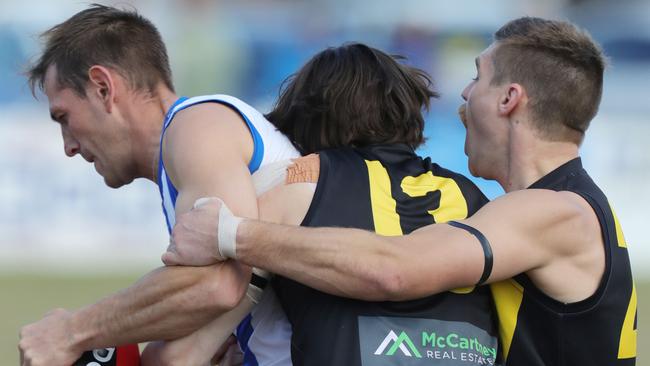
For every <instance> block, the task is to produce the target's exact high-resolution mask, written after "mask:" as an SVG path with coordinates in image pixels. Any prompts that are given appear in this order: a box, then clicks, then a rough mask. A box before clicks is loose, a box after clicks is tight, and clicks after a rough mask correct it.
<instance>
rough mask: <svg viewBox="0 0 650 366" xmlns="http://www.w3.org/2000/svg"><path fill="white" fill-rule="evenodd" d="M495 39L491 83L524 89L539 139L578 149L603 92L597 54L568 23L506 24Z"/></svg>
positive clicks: (601, 65) (602, 61)
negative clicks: (560, 142)
mask: <svg viewBox="0 0 650 366" xmlns="http://www.w3.org/2000/svg"><path fill="white" fill-rule="evenodd" d="M494 39H495V41H496V49H495V51H494V55H493V58H492V60H493V64H494V76H493V79H492V81H491V83H492V84H494V85H500V84H503V83H509V82H513V83H519V84H521V85H522V86H524V88H525V89H526V91H527V93H528V97H529V106H530V111H531V117H532V121H533V123H534V124H535V126H536V128H537V129H538V130H539V132H540V133H541V136H543V137H545V138H548V139H550V140H560V141H573V142H576V143H580V142H581V141H582V139H583V137H584V133H585V131H586V130H587V128H588V127H589V122H590V121H591V120H592V119H593V117H594V116H595V115H596V113H597V111H598V106H599V104H600V99H601V95H602V91H603V73H604V70H605V65H606V61H605V56H604V55H603V51H602V50H601V48H600V47H599V46H598V45H597V44H596V42H595V41H594V40H593V39H592V38H591V36H590V35H589V34H588V33H587V32H586V31H584V30H581V29H579V28H578V27H576V26H575V25H573V24H571V23H568V22H563V21H553V20H546V19H540V18H531V17H524V18H519V19H515V20H513V21H511V22H509V23H507V24H506V25H504V26H503V27H501V29H499V30H498V31H497V32H496V33H495V35H494Z"/></svg>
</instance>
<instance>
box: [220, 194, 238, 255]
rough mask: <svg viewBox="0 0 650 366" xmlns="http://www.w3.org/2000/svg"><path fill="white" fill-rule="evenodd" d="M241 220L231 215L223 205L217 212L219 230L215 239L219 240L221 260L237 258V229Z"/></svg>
mask: <svg viewBox="0 0 650 366" xmlns="http://www.w3.org/2000/svg"><path fill="white" fill-rule="evenodd" d="M242 220H243V219H242V218H241V217H237V216H235V215H233V214H232V212H231V211H230V209H229V208H228V206H226V204H225V203H224V204H223V205H222V206H221V210H220V211H219V229H218V232H217V239H218V240H219V254H221V256H222V257H223V258H233V259H236V258H237V253H236V248H237V228H238V227H239V223H241V221H242Z"/></svg>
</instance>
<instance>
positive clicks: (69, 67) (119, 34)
mask: <svg viewBox="0 0 650 366" xmlns="http://www.w3.org/2000/svg"><path fill="white" fill-rule="evenodd" d="M41 38H42V39H44V40H45V50H44V51H43V54H42V55H41V57H40V58H39V60H38V62H36V63H35V64H34V65H33V66H31V67H30V69H29V70H28V71H27V76H28V78H29V85H30V88H31V90H32V93H34V92H35V89H36V86H37V85H38V87H39V88H41V89H43V83H44V81H45V73H46V72H47V69H48V67H49V66H50V65H55V66H56V69H57V72H58V78H57V79H58V80H57V81H58V83H59V85H60V86H61V87H66V88H72V89H73V90H74V91H75V92H76V93H77V94H78V95H79V96H82V97H83V96H85V95H86V92H85V90H86V85H87V83H88V70H89V69H90V67H92V66H93V65H104V66H107V67H110V68H112V69H114V70H115V71H117V72H118V73H119V74H120V75H122V76H123V77H124V78H125V79H127V80H128V81H129V83H130V84H131V87H133V88H135V89H136V90H145V91H148V92H153V91H154V89H155V87H156V85H157V84H158V83H159V82H161V81H162V82H163V83H164V84H165V85H166V86H167V87H168V88H169V89H171V90H174V89H173V84H172V81H171V71H170V68H169V60H168V58H167V51H166V49H165V44H164V43H163V41H162V38H161V37H160V33H158V30H157V29H156V27H155V26H154V25H153V24H152V23H151V22H150V21H149V20H147V19H145V18H144V17H142V16H141V15H139V14H138V13H137V12H136V11H127V10H120V9H116V8H112V7H109V6H104V5H98V4H93V5H91V6H90V7H89V8H88V9H85V10H83V11H80V12H79V13H77V14H75V15H73V16H72V17H71V18H70V19H68V20H66V21H65V22H63V23H61V24H58V25H55V26H54V27H52V28H51V29H49V30H47V31H45V32H44V33H43V34H42V35H41Z"/></svg>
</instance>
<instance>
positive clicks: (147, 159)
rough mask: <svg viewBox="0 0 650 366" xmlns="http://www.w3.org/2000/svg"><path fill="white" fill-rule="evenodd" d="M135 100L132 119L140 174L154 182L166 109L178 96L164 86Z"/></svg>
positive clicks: (167, 109)
mask: <svg viewBox="0 0 650 366" xmlns="http://www.w3.org/2000/svg"><path fill="white" fill-rule="evenodd" d="M136 98H138V101H137V102H136V106H137V108H136V110H134V111H133V113H136V114H137V115H135V116H134V119H135V120H137V121H138V122H137V123H135V124H134V126H133V128H134V133H135V135H136V136H137V142H138V145H137V146H135V147H134V149H136V150H137V156H140V157H142V159H141V161H139V163H138V170H139V171H140V176H141V177H143V178H146V179H149V180H151V181H152V182H154V183H155V182H156V180H157V179H156V177H157V176H158V160H159V152H160V143H161V141H160V135H161V133H162V127H163V122H164V119H165V115H166V114H167V111H169V109H170V108H171V106H172V105H173V104H174V102H175V101H176V100H177V99H178V96H177V95H176V94H175V93H174V92H172V91H171V90H169V89H168V88H166V87H159V88H158V89H157V90H156V93H155V94H154V95H153V96H139V97H136Z"/></svg>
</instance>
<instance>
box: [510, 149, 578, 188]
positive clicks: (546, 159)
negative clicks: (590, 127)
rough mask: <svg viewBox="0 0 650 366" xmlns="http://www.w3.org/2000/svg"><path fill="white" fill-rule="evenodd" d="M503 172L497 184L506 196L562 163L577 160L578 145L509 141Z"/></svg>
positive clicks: (533, 181) (528, 184) (526, 186)
mask: <svg viewBox="0 0 650 366" xmlns="http://www.w3.org/2000/svg"><path fill="white" fill-rule="evenodd" d="M508 155H509V156H508V164H507V168H506V169H507V172H506V174H505V176H504V178H503V179H500V180H499V183H500V184H501V186H502V187H503V189H504V190H505V191H506V192H512V191H516V190H520V189H526V188H528V187H529V186H530V185H532V184H533V183H535V182H537V181H538V180H539V179H541V178H542V177H544V176H545V175H547V174H549V173H550V172H552V171H553V170H555V169H557V168H558V167H560V166H561V165H563V164H565V163H566V162H568V161H570V160H572V159H575V158H576V157H578V145H576V144H575V143H572V142H565V141H547V140H542V139H539V138H536V137H533V138H530V139H525V140H524V141H513V142H512V143H511V146H510V151H509V154H508Z"/></svg>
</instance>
